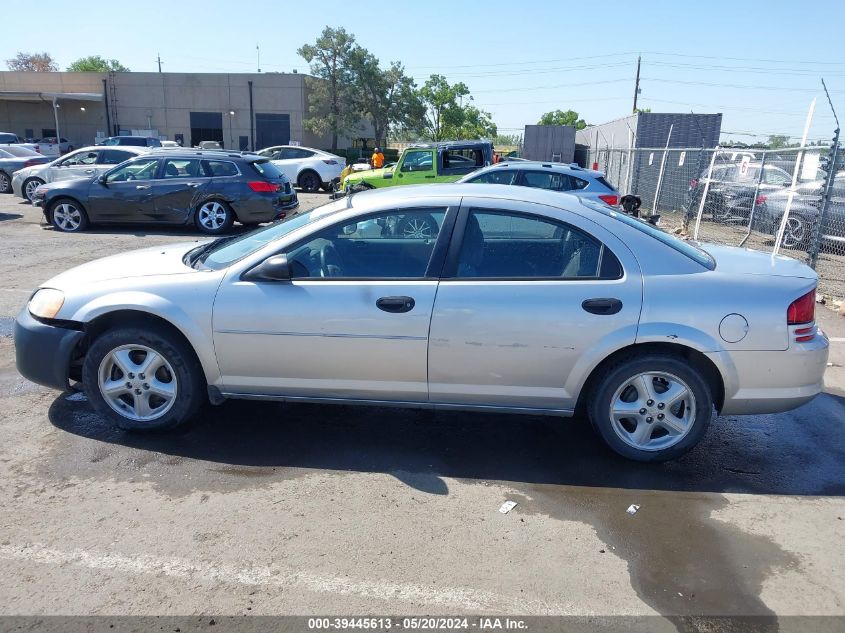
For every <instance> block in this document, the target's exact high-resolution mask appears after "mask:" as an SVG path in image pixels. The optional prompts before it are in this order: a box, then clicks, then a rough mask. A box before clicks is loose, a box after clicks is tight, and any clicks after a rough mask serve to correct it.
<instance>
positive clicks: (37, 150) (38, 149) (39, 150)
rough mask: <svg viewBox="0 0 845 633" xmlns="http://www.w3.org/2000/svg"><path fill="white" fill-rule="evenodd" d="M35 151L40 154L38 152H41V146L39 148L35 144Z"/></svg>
mask: <svg viewBox="0 0 845 633" xmlns="http://www.w3.org/2000/svg"><path fill="white" fill-rule="evenodd" d="M35 151H36V152H37V153H38V154H40V153H41V148H40V147H39V146H38V145H36V146H35Z"/></svg>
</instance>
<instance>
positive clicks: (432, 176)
mask: <svg viewBox="0 0 845 633" xmlns="http://www.w3.org/2000/svg"><path fill="white" fill-rule="evenodd" d="M426 178H434V175H433V174H432V175H431V176H426Z"/></svg>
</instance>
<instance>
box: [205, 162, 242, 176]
mask: <svg viewBox="0 0 845 633" xmlns="http://www.w3.org/2000/svg"><path fill="white" fill-rule="evenodd" d="M202 165H203V173H204V174H205V175H206V176H218V177H222V176H237V175H238V168H237V167H235V164H234V163H232V162H229V161H228V160H204V161H202Z"/></svg>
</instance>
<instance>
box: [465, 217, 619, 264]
mask: <svg viewBox="0 0 845 633" xmlns="http://www.w3.org/2000/svg"><path fill="white" fill-rule="evenodd" d="M621 270H622V269H621V266H620V265H619V262H618V260H617V259H616V257H615V256H613V254H612V253H611V252H610V250H609V249H607V248H606V247H604V246H603V245H602V243H601V242H599V241H598V240H597V239H595V238H594V237H592V236H591V235H588V234H587V233H585V232H584V231H582V230H580V229H577V228H575V227H574V226H571V225H569V224H565V223H563V222H557V221H554V220H550V219H548V218H541V217H538V216H531V215H524V214H518V213H513V212H506V211H492V210H479V209H473V210H472V211H471V212H470V215H469V217H468V218H467V225H466V228H465V230H464V238H463V242H462V243H461V251H460V255H459V257H458V270H457V276H458V277H459V278H528V279H530V278H539V279H550V278H551V279H554V278H561V279H580V278H586V279H596V278H610V279H616V278H618V277H620V276H621Z"/></svg>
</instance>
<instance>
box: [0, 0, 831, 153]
mask: <svg viewBox="0 0 845 633" xmlns="http://www.w3.org/2000/svg"><path fill="white" fill-rule="evenodd" d="M34 7H37V11H34V10H33V9H34ZM4 16H5V20H4V22H6V24H7V26H8V25H15V28H6V29H4V34H3V37H2V38H1V39H0V60H5V59H8V58H10V57H12V56H14V54H15V53H16V52H17V51H31V52H35V51H42V50H43V51H47V52H49V53H50V54H52V55H53V57H54V58H55V59H56V60H57V61H58V63H59V64H60V66H61V67H62V69H64V67H65V66H67V65H68V64H69V63H70V62H72V61H73V60H75V59H77V58H79V57H82V56H86V55H92V54H99V55H102V56H104V57H108V58H116V59H119V60H120V61H121V62H122V63H124V64H125V65H126V66H128V67H129V68H131V69H132V70H135V71H154V70H156V69H157V65H156V55H157V54H159V53H160V54H161V59H162V65H163V70H165V71H173V72H176V71H183V72H184V71H187V72H191V71H195V72H252V71H254V70H255V69H256V61H257V60H256V44H258V45H260V47H261V67H262V70H264V71H279V72H289V71H291V70H292V69H294V68H296V69H297V70H298V71H299V72H307V64H305V62H304V60H302V59H301V58H300V57H298V56H297V54H296V49H297V48H298V47H299V46H300V45H301V44H303V43H306V42H313V41H314V39H315V38H316V37H317V35H318V34H319V33H320V31H321V30H322V29H323V27H325V26H326V25H327V24H328V25H330V26H343V27H345V28H346V29H347V31H349V32H351V33H353V34H354V35H355V36H356V38H357V39H358V41H359V43H360V44H362V45H363V46H365V47H366V48H368V49H369V50H370V51H372V52H373V53H374V54H375V55H376V56H377V57H378V58H379V59H380V60H381V61H382V62H383V63H385V64H386V63H387V62H388V61H391V60H400V61H402V62H403V63H404V64H405V66H406V68H407V70H408V73H409V74H411V75H412V76H413V77H414V78H415V79H416V80H417V82H418V83H422V82H423V81H424V80H425V78H426V77H427V76H428V75H429V74H431V73H440V74H443V75H445V76H446V77H447V78H448V79H449V81H451V82H455V81H463V82H464V83H466V84H467V85H468V86H469V88H470V90H471V91H472V94H473V96H474V98H475V102H476V104H477V105H479V106H481V107H482V108H484V109H486V110H487V111H489V112H491V113H492V114H493V119H494V121H495V122H496V123H497V124H498V126H499V128H500V131H502V132H505V133H512V132H517V131H521V129H522V127H523V126H524V125H525V124H528V123H536V121H537V119H538V118H539V116H540V115H541V114H542V113H543V112H545V111H548V110H553V109H556V108H561V109H564V110H565V109H570V108H571V109H573V110H577V111H578V112H579V113H580V114H581V116H582V117H583V118H585V119H586V120H587V121H588V122H590V123H601V122H604V121H608V120H611V119H615V118H618V117H620V116H625V115H626V114H628V113H629V112H630V110H631V106H632V99H633V83H634V73H635V67H636V59H637V55H638V54H641V55H642V58H643V67H642V73H641V87H642V93H641V95H640V106H641V107H650V108H652V110H653V111H663V112H689V111H690V110H694V111H696V112H722V113H724V118H723V124H722V130H723V131H726V132H729V133H730V137H731V138H734V139H737V140H746V141H749V140H753V139H754V138H755V137H753V136H749V135H745V134H741V133H752V134H756V135H758V136H759V137H763V138H764V137H765V136H766V135H768V134H787V135H791V136H795V137H797V136H800V134H801V131H802V129H803V125H804V118H805V116H806V112H807V107H808V105H809V103H810V100H811V99H812V98H813V97H819V102H818V106H817V110H816V116H815V120H814V125H813V128H812V130H811V134H810V136H811V138H818V139H827V138H830V137H831V136H832V133H833V128H834V122H833V117H832V115H831V114H830V109H829V107H828V105H827V102H826V101H825V100H824V96H823V93H822V91H821V83H820V81H819V77H821V76H824V77H825V80H826V82H827V85H828V88H829V89H830V90H831V93H832V97H833V99H834V105H838V111H839V113H840V115H841V118H842V119H843V120H845V37H843V36H842V33H843V25H845V0H813V1H812V2H794V1H793V2H787V1H785V0H770V1H763V0H756V1H754V0H744V1H743V0H733V1H723V0H709V1H708V2H687V1H684V0H676V1H674V2H671V1H665V2H658V1H654V0H653V1H649V0H640V1H638V2H617V1H615V0H606V1H605V2H601V3H585V2H553V1H545V2H543V1H534V0H521V1H520V2H513V1H512V0H511V1H498V0H488V1H487V2H483V3H482V2H468V1H464V2H455V1H452V2H448V1H443V0H426V1H425V2H417V3H405V2H401V1H399V0H393V1H387V0H384V1H379V2H364V1H362V0H347V1H346V2H335V1H334V0H319V1H317V2H301V1H299V2H272V1H269V0H265V1H264V2H261V3H253V2H250V3H237V2H233V1H231V0H229V1H222V0H204V1H202V2H197V1H193V0H183V1H182V2H161V1H160V0H146V1H145V2H140V3H118V2H114V1H113V0H112V1H110V2H101V1H100V0H94V1H86V2H84V3H80V2H60V1H57V0H39V2H38V3H37V4H35V5H34V4H33V3H32V0H28V1H20V0H11V1H8V0H7V2H6V3H4ZM27 25H29V27H27ZM53 27H55V29H56V32H57V33H58V37H56V38H55V39H53V38H52V37H51V33H52V32H53ZM34 34H37V36H36V35H34Z"/></svg>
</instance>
